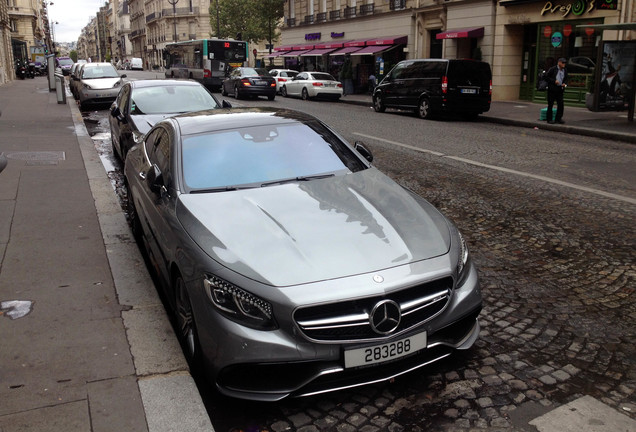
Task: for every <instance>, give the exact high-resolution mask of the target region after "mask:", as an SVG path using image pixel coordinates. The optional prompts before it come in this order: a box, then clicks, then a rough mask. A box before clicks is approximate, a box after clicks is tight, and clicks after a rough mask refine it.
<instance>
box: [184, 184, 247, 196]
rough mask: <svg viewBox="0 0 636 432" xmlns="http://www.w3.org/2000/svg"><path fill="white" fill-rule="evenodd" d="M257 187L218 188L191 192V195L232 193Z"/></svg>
mask: <svg viewBox="0 0 636 432" xmlns="http://www.w3.org/2000/svg"><path fill="white" fill-rule="evenodd" d="M255 187H256V186H254V185H246V186H220V187H216V188H209V189H195V190H192V191H190V193H192V194H195V193H214V192H230V191H236V190H239V189H253V188H255Z"/></svg>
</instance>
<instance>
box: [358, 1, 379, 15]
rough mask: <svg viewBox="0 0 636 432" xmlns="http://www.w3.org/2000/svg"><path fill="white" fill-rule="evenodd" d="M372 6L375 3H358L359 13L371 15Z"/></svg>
mask: <svg viewBox="0 0 636 432" xmlns="http://www.w3.org/2000/svg"><path fill="white" fill-rule="evenodd" d="M374 8H375V5H374V4H373V3H371V4H365V5H360V15H371V14H373V11H374Z"/></svg>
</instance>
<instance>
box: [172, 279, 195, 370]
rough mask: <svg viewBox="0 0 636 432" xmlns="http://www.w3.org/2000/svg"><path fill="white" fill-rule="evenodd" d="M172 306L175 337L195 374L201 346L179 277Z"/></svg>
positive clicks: (174, 288)
mask: <svg viewBox="0 0 636 432" xmlns="http://www.w3.org/2000/svg"><path fill="white" fill-rule="evenodd" d="M173 290H174V306H175V320H176V324H177V336H178V337H179V341H180V342H181V344H182V346H183V352H184V354H185V355H186V358H187V359H188V363H190V368H191V369H193V370H194V371H196V372H200V369H201V345H200V344H199V336H198V334H197V328H196V324H195V322H194V314H193V313H192V303H191V302H190V296H189V294H188V289H187V288H186V285H185V282H184V281H183V278H182V277H181V276H180V275H179V276H177V277H176V278H175V281H174V286H173Z"/></svg>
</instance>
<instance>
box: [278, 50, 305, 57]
mask: <svg viewBox="0 0 636 432" xmlns="http://www.w3.org/2000/svg"><path fill="white" fill-rule="evenodd" d="M309 51H311V50H295V51H289V52H286V53H285V54H282V57H298V56H300V55H303V54H305V53H306V52H309Z"/></svg>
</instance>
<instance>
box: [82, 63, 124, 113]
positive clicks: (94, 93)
mask: <svg viewBox="0 0 636 432" xmlns="http://www.w3.org/2000/svg"><path fill="white" fill-rule="evenodd" d="M124 78H126V75H122V76H119V74H118V73H117V70H116V69H115V66H113V65H112V64H110V63H86V64H84V65H83V66H82V68H81V69H80V73H79V76H77V77H76V78H74V80H76V84H75V89H76V92H77V95H78V96H77V98H78V100H79V103H80V108H81V109H85V108H86V107H87V106H88V105H93V104H107V105H110V104H111V103H113V101H114V100H115V98H116V97H117V94H118V93H119V89H120V87H121V85H122V84H123V80H124Z"/></svg>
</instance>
